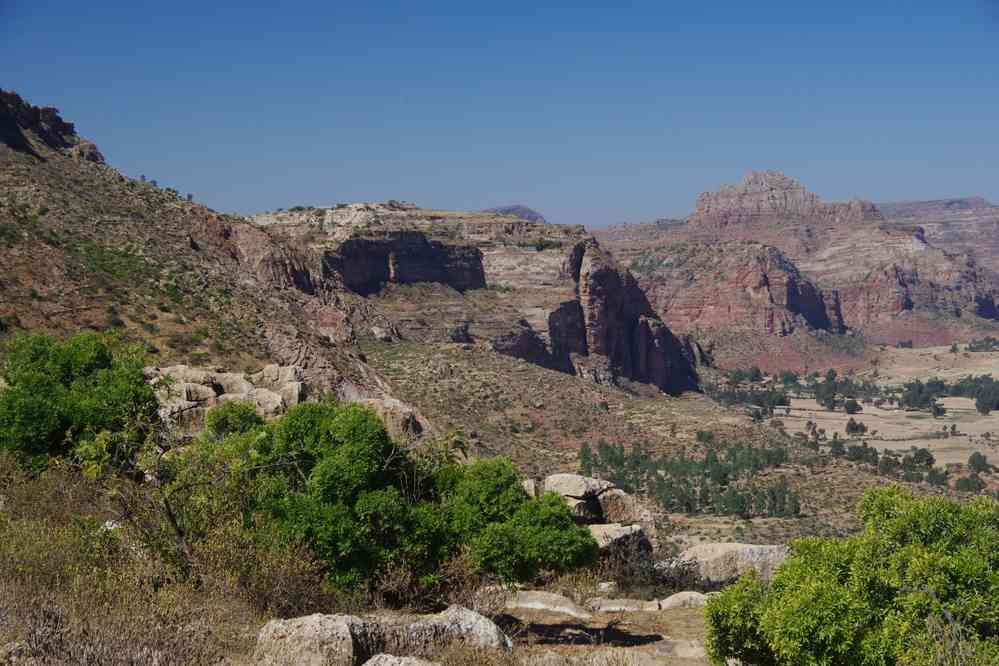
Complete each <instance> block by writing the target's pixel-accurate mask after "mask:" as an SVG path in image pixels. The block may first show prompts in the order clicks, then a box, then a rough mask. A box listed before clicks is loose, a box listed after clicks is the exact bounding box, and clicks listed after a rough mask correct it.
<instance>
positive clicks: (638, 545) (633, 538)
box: [588, 523, 652, 554]
mask: <svg viewBox="0 0 999 666" xmlns="http://www.w3.org/2000/svg"><path fill="white" fill-rule="evenodd" d="M588 528H589V530H590V534H592V535H593V538H594V539H596V541H597V545H598V546H599V547H600V552H601V553H604V554H610V553H615V552H618V553H628V552H635V551H638V552H643V553H646V554H651V553H652V543H651V541H649V537H648V535H646V533H645V529H644V528H642V526H641V525H621V524H618V523H611V524H608V525H589V526H588Z"/></svg>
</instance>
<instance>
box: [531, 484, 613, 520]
mask: <svg viewBox="0 0 999 666" xmlns="http://www.w3.org/2000/svg"><path fill="white" fill-rule="evenodd" d="M613 487H614V484H612V483H611V482H610V481H604V480H602V479H591V478H590V477H587V476H581V475H579V474H552V475H551V476H549V477H546V478H545V480H544V483H543V486H542V489H543V490H544V492H553V493H557V494H559V495H561V496H562V497H563V498H564V499H565V501H566V503H567V504H568V505H569V509H570V510H571V511H572V516H573V518H575V519H576V521H577V522H581V523H602V522H604V521H605V518H604V514H603V508H602V507H601V506H600V495H601V493H604V492H607V491H609V490H610V489H611V488H613Z"/></svg>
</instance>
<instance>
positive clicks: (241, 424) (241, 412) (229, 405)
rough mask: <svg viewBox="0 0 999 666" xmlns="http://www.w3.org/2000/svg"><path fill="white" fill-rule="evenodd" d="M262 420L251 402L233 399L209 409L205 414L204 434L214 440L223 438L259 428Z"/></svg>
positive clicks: (262, 422)
mask: <svg viewBox="0 0 999 666" xmlns="http://www.w3.org/2000/svg"><path fill="white" fill-rule="evenodd" d="M263 424H264V420H263V419H262V418H261V417H260V415H259V414H257V408H256V407H254V406H253V403H250V402H242V401H238V400H233V401H231V402H226V403H223V404H221V405H219V406H218V407H215V408H214V409H212V410H210V411H209V412H208V414H207V415H206V416H205V434H206V435H207V436H208V437H211V438H213V439H216V440H223V439H225V438H226V437H227V436H229V435H231V434H235V433H243V432H249V431H251V430H253V429H254V428H259V427H260V426H262V425H263Z"/></svg>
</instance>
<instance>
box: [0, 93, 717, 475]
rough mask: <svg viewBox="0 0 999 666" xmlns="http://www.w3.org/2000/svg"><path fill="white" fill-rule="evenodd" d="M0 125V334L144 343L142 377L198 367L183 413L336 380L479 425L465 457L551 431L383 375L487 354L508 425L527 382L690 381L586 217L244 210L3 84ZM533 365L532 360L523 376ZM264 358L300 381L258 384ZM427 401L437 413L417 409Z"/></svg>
mask: <svg viewBox="0 0 999 666" xmlns="http://www.w3.org/2000/svg"><path fill="white" fill-rule="evenodd" d="M0 132H2V137H3V142H2V143H0V265H2V266H3V271H2V272H0V338H2V337H4V336H7V335H11V334H14V333H16V332H17V331H47V332H51V333H55V334H59V335H62V334H67V333H70V332H75V331H78V330H80V329H87V328H89V329H96V330H117V331H118V332H119V333H120V334H121V335H122V336H123V337H125V338H126V339H129V340H133V341H141V342H142V343H144V344H145V345H146V347H147V349H148V350H149V351H150V354H151V361H152V363H153V364H154V365H155V366H157V367H158V368H160V370H156V369H155V368H154V369H153V370H152V371H151V372H152V374H154V375H158V374H171V372H173V371H176V372H179V373H180V374H182V375H183V376H184V377H196V378H208V379H204V381H201V380H198V381H194V380H191V381H187V380H184V381H181V384H182V385H183V386H181V388H182V391H181V392H182V393H183V395H180V396H178V402H177V405H179V406H178V407H177V408H178V409H180V410H186V409H201V410H202V411H203V409H204V408H205V407H207V406H211V404H214V402H213V401H215V402H218V401H221V400H225V399H230V397H231V396H247V399H253V400H255V401H256V402H257V403H258V408H260V409H261V410H263V411H267V412H268V413H279V412H280V410H281V409H282V408H284V407H286V406H287V404H293V402H294V401H295V400H301V399H309V398H314V397H316V396H319V395H322V394H334V395H337V396H339V397H340V398H341V399H344V400H361V401H365V402H367V403H368V404H371V405H372V406H373V407H375V408H376V409H377V410H378V411H379V412H380V413H382V414H383V415H384V416H386V418H387V419H388V420H389V421H390V422H393V421H399V422H403V423H406V422H408V423H419V424H420V428H419V430H422V431H423V432H424V433H425V434H435V433H440V432H443V430H444V429H445V427H451V426H452V425H460V426H461V427H463V428H469V429H472V428H479V429H480V432H479V433H477V434H476V436H475V437H472V438H471V440H472V442H471V444H472V445H471V447H470V453H473V454H474V453H476V452H477V451H478V452H488V453H500V452H505V453H508V454H511V455H513V457H514V458H515V459H516V460H518V461H520V462H524V461H525V460H527V459H528V458H529V457H530V456H529V455H527V454H526V453H525V451H530V453H531V456H536V454H537V452H538V451H539V450H540V448H539V444H547V443H549V442H551V441H554V439H555V438H556V433H557V432H568V431H555V430H551V431H549V430H547V429H536V430H533V431H531V434H530V444H529V445H525V447H524V451H518V450H510V448H509V447H510V444H509V440H510V438H511V432H510V431H508V430H507V431H499V430H497V431H496V432H491V431H490V432H486V431H485V430H484V429H483V427H482V419H481V418H478V417H477V418H476V420H474V421H467V422H466V421H465V420H463V419H462V418H457V416H456V415H457V414H458V413H459V412H460V411H461V409H462V408H463V406H464V404H465V403H467V402H468V401H469V400H470V399H471V398H470V396H468V395H467V393H466V395H465V397H464V398H463V399H462V400H458V401H450V402H449V403H448V404H447V405H446V406H445V407H446V409H443V410H439V411H438V410H437V409H436V407H437V405H436V403H432V402H431V401H429V400H427V398H429V397H430V396H431V394H432V392H433V391H432V390H431V389H430V388H428V387H427V386H426V385H425V384H420V386H419V390H416V391H410V389H409V386H408V385H407V384H405V383H403V381H402V380H401V379H400V375H399V374H398V373H396V372H395V370H396V369H397V368H398V367H400V366H405V365H406V363H407V362H408V360H409V359H422V358H427V357H434V358H440V357H442V356H448V355H450V354H452V353H453V352H454V351H455V350H459V351H460V352H461V353H462V354H464V355H465V356H467V357H468V358H473V357H474V358H477V359H479V361H478V362H477V365H470V366H468V367H466V368H463V369H462V370H461V371H460V374H459V371H458V370H455V369H454V368H455V367H457V366H454V365H453V364H452V365H451V368H452V370H449V371H448V373H449V374H448V376H447V380H448V381H450V380H452V379H453V380H454V381H457V382H458V383H459V384H460V385H461V386H463V387H465V388H467V387H469V386H474V385H475V383H476V381H477V380H476V374H477V373H479V371H480V369H481V368H482V367H483V366H484V365H486V364H488V365H490V366H492V367H494V368H497V369H499V370H497V372H499V374H498V375H496V377H497V380H496V381H498V382H500V383H502V384H503V386H504V387H506V388H509V389H510V390H511V393H510V395H511V396H512V398H511V400H510V401H508V403H507V404H504V405H498V406H494V407H493V408H492V411H491V414H492V415H495V416H496V417H497V418H503V419H506V420H511V419H514V418H517V417H518V416H519V414H520V413H521V412H520V410H522V409H523V407H522V406H521V404H522V403H521V402H520V401H530V404H531V405H534V404H540V403H539V401H538V400H537V399H536V398H535V397H534V394H535V390H534V387H535V386H536V385H541V384H544V383H547V384H550V385H552V386H556V387H558V388H557V391H558V392H559V395H564V396H566V399H569V396H574V397H573V398H572V399H574V400H576V401H577V402H579V407H580V409H582V410H583V411H586V412H587V413H588V414H590V413H592V415H593V416H594V417H596V416H597V415H603V413H604V412H602V411H601V408H600V405H607V404H608V403H609V402H610V403H613V402H614V401H615V400H623V401H627V400H630V399H631V398H630V397H629V396H632V395H635V394H636V393H635V391H636V390H637V391H639V392H643V391H644V393H643V395H645V396H646V397H647V398H648V399H649V400H651V401H652V402H653V403H654V402H655V401H657V400H662V399H663V398H662V395H663V394H662V391H665V392H669V393H679V392H682V391H686V390H691V389H696V388H697V373H696V370H695V362H696V361H698V360H699V359H700V355H699V349H698V348H697V346H696V345H695V344H694V343H693V342H692V341H690V340H685V339H680V338H677V337H676V336H674V335H673V334H672V332H670V330H669V329H668V328H667V327H666V325H665V324H664V323H663V322H662V321H661V319H660V318H659V317H658V315H657V314H656V313H655V312H654V310H653V308H652V307H651V305H650V304H649V302H648V300H647V299H646V298H645V296H644V293H643V292H642V291H641V289H640V288H639V287H638V285H637V282H636V281H635V279H634V277H633V276H632V275H631V274H630V273H629V272H628V271H627V270H625V269H623V268H621V267H620V266H618V265H617V264H616V263H615V262H614V261H613V260H612V259H611V258H610V256H609V255H607V253H606V252H604V251H603V250H602V249H601V247H600V246H599V244H598V243H597V242H596V241H595V240H594V239H593V238H592V237H591V236H590V235H589V234H587V233H586V231H585V229H583V227H581V226H570V225H551V224H546V223H542V222H534V221H529V220H524V219H522V218H519V217H516V216H513V215H505V214H498V213H480V212H455V211H439V210H429V209H420V208H417V207H416V206H415V205H413V204H408V203H402V202H397V201H389V202H386V203H382V204H351V205H340V206H335V207H330V208H306V207H296V208H294V209H290V210H282V211H277V212H273V213H266V214H261V215H258V216H254V217H253V218H252V219H250V218H244V217H240V216H235V215H227V214H223V213H219V212H216V211H213V210H211V209H209V208H207V207H205V206H203V205H201V204H199V203H197V202H193V201H190V200H189V199H188V198H186V197H184V196H182V195H181V194H180V193H178V192H177V191H176V190H173V189H171V188H169V187H166V188H164V187H161V186H159V185H157V184H156V183H155V181H152V180H148V181H147V180H146V179H145V178H144V177H143V178H140V179H138V180H136V179H132V178H128V177H127V176H125V175H123V174H122V173H120V172H119V171H117V170H116V169H114V168H113V167H112V166H110V165H109V164H107V163H106V162H105V160H104V158H103V156H102V155H101V153H100V151H98V150H97V148H96V146H95V145H94V144H93V143H91V142H89V141H86V140H85V139H83V138H81V137H80V136H79V135H78V134H76V130H75V128H74V127H73V126H72V124H70V123H68V122H66V121H64V120H63V119H62V118H61V117H60V115H59V114H58V112H57V111H56V110H55V109H41V108H37V107H34V106H31V105H30V104H28V103H27V102H25V101H23V100H22V99H21V98H20V97H18V96H17V95H16V94H14V93H4V94H3V95H2V97H0ZM388 359H391V361H387V360H388ZM369 361H377V367H376V365H375V364H374V363H372V362H369ZM383 361H387V362H384V363H383ZM414 362H415V361H414ZM421 362H422V361H421ZM528 362H529V363H531V364H534V365H533V366H532V367H536V368H537V369H538V372H539V374H537V375H531V379H530V381H531V382H533V384H532V385H531V386H527V385H524V384H523V382H525V381H528V380H527V379H525V377H526V375H525V373H524V370H523V366H524V365H526V364H527V363H528ZM275 367H276V368H279V369H280V371H281V372H285V371H286V370H287V372H293V374H294V376H295V381H293V382H290V384H288V383H286V384H287V385H288V386H290V385H299V384H300V385H301V386H300V388H301V390H298V389H296V390H291V389H288V388H287V386H286V384H281V385H280V386H278V385H277V384H273V383H266V382H264V383H260V382H257V381H256V380H255V379H254V378H257V377H263V376H264V375H262V374H261V373H262V372H264V369H266V368H275ZM433 367H436V366H433ZM420 369H421V370H422V369H423V368H420ZM168 370H169V371H168ZM175 374H176V373H175ZM265 374H266V373H265ZM554 376H557V378H556V377H554ZM219 377H226V378H232V382H231V383H232V384H233V387H234V388H231V389H230V388H227V387H226V386H223V385H222V384H221V383H220V381H217V380H218V378H219ZM590 380H595V381H596V382H601V384H599V385H598V384H596V383H594V381H590ZM178 381H180V380H178ZM227 381H228V380H227ZM261 381H262V380H261ZM437 381H441V379H440V378H438V380H437ZM199 382H200V383H199ZM255 382H256V383H255ZM272 384H273V385H272ZM584 385H585V386H588V387H593V388H592V389H587V388H584ZM632 385H634V386H632ZM622 386H627V388H628V390H627V391H626V390H624V389H623V388H621V387H622ZM643 387H644V388H643ZM286 389H287V390H286ZM649 391H651V393H649ZM494 392H495V389H491V390H490V393H494ZM402 395H404V396H405V397H406V399H407V400H409V402H404V401H401V400H399V399H398V398H399V397H400V396H402ZM431 407H433V408H434V412H433V418H428V417H426V415H424V414H423V413H421V411H420V410H421V409H422V408H431ZM531 409H534V407H531ZM386 412H391V413H386ZM396 412H398V413H396ZM539 413H544V410H543V409H542V410H540V412H539ZM397 416H398V418H396V417H397ZM511 422H512V421H511ZM438 426H440V427H438ZM611 426H613V427H614V428H616V427H617V426H616V425H615V424H612V423H609V422H608V421H607V419H603V418H601V419H596V418H594V419H593V420H592V429H591V430H587V432H586V438H585V440H581V439H580V437H581V436H582V435H581V434H577V435H575V436H574V437H573V439H572V441H571V442H570V441H569V440H566V446H567V447H569V446H570V445H571V447H572V453H571V454H570V455H571V456H574V455H575V453H574V452H575V448H578V446H579V442H580V441H591V442H593V443H595V442H596V441H598V440H599V439H601V438H605V437H609V436H611V430H612V429H614V428H612V427H611ZM642 428H643V426H637V429H636V430H633V433H635V432H637V433H644V430H642ZM524 432H527V431H524ZM615 432H616V430H615ZM646 435H649V436H651V433H645V434H643V435H641V436H643V437H644V436H646ZM614 437H615V438H617V435H614ZM545 464H546V465H550V464H551V459H548V460H547V461H546V462H545Z"/></svg>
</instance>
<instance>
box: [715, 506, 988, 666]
mask: <svg viewBox="0 0 999 666" xmlns="http://www.w3.org/2000/svg"><path fill="white" fill-rule="evenodd" d="M859 513H860V517H861V519H862V520H863V523H864V531H863V533H861V534H859V535H856V536H853V537H849V538H847V539H842V540H835V539H821V538H811V539H802V540H799V541H796V542H794V543H793V544H792V552H791V555H790V557H789V558H788V559H787V560H786V561H785V562H784V564H783V565H781V567H780V568H779V569H778V570H777V572H776V574H775V575H774V578H773V580H772V581H771V583H770V584H769V585H764V584H762V583H760V582H758V581H756V580H755V579H744V580H742V581H740V583H739V584H737V585H735V586H732V587H730V588H728V589H726V590H724V591H723V592H722V593H721V594H719V595H717V596H716V597H713V598H712V599H711V600H709V602H708V606H707V619H708V638H707V645H708V651H709V653H710V655H711V658H712V660H713V661H714V663H716V664H723V663H725V659H728V658H737V659H743V660H744V661H747V662H749V663H753V664H776V665H787V666H791V665H795V666H797V665H799V664H807V665H816V666H818V665H822V666H833V665H834V664H884V665H888V664H916V663H919V664H923V663H934V662H932V659H933V658H935V657H943V656H946V655H944V654H942V653H940V654H937V653H935V652H934V651H937V652H941V651H946V650H950V649H951V646H945V645H943V644H941V643H939V641H936V642H935V641H934V640H933V637H932V636H931V635H930V632H931V628H932V627H933V626H935V623H937V622H939V620H940V618H945V619H946V621H947V622H949V623H951V624H952V625H954V627H955V629H956V630H957V632H958V633H959V634H960V635H961V636H962V637H963V643H964V647H966V648H967V649H968V650H969V651H971V652H973V653H975V654H976V655H979V656H980V657H981V658H982V660H983V661H982V663H996V660H997V659H999V552H997V549H996V548H995V544H996V543H997V540H999V504H997V503H996V502H995V501H994V500H990V499H984V498H981V499H977V500H975V501H973V502H970V503H967V504H962V503H959V502H956V501H954V500H950V499H945V498H939V497H930V498H915V497H913V496H912V495H911V494H909V493H907V492H906V491H904V490H902V489H900V488H898V487H889V488H881V489H877V490H872V491H869V492H868V493H867V494H866V495H865V496H864V499H863V500H862V501H861V504H860V509H859ZM927 646H929V647H927ZM928 660H929V661H928Z"/></svg>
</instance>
